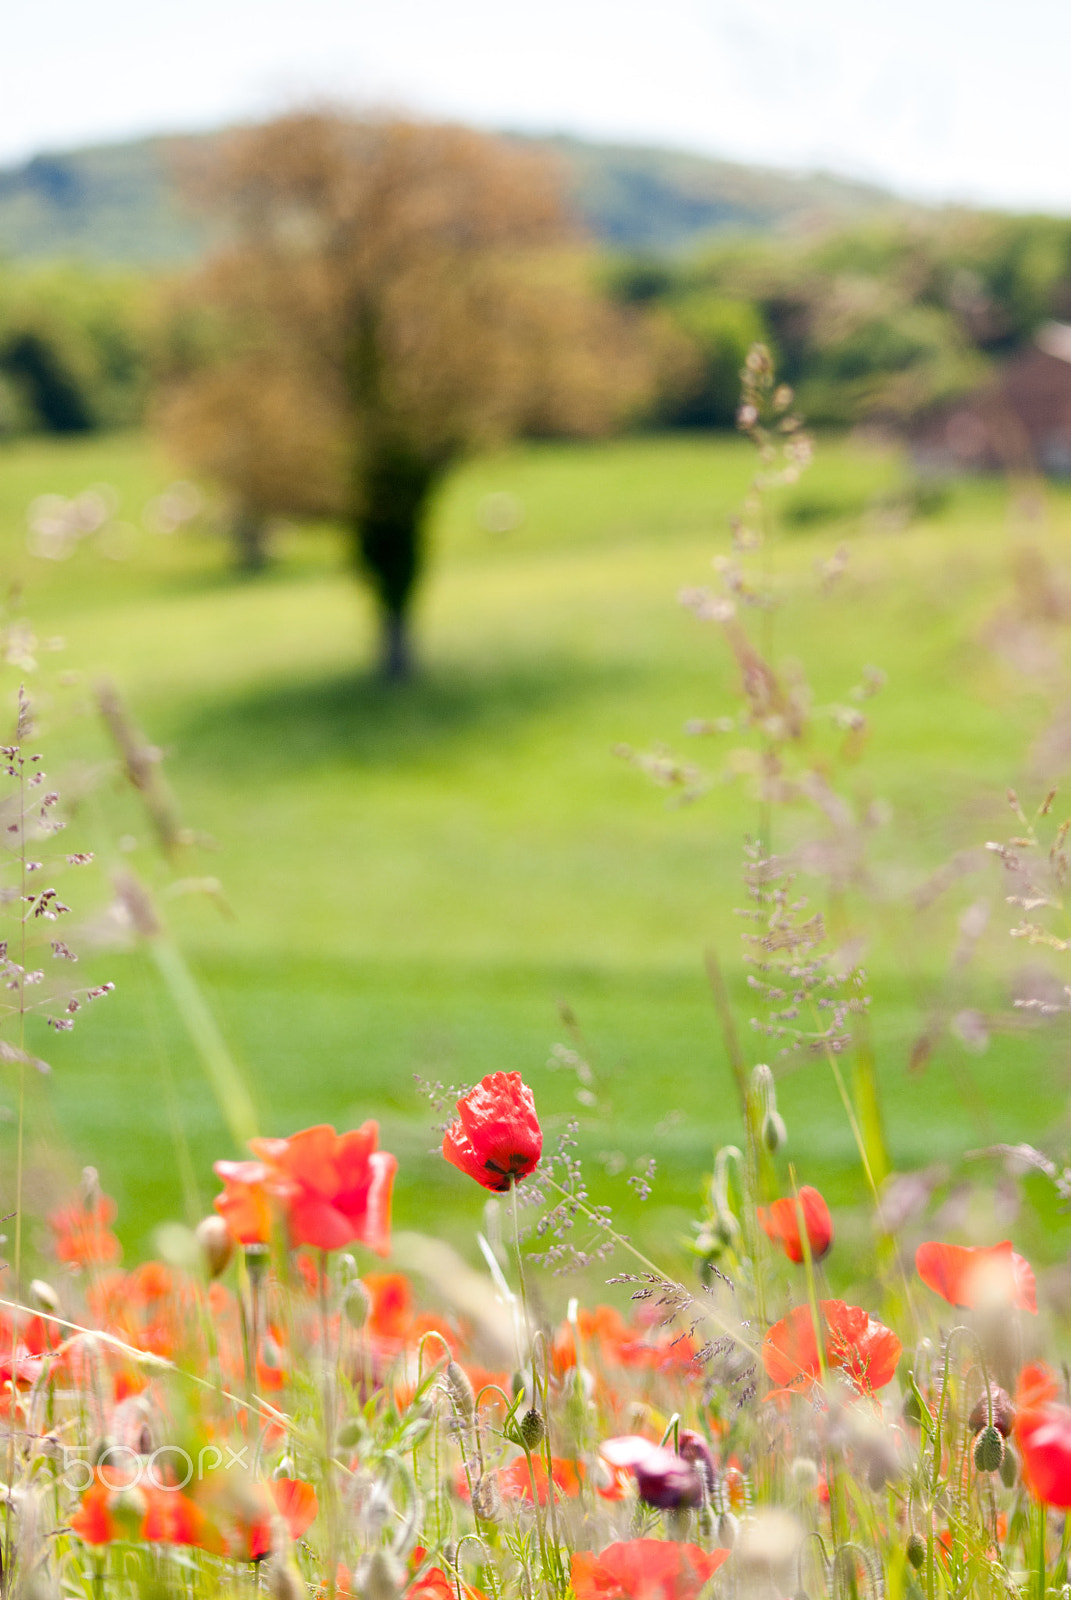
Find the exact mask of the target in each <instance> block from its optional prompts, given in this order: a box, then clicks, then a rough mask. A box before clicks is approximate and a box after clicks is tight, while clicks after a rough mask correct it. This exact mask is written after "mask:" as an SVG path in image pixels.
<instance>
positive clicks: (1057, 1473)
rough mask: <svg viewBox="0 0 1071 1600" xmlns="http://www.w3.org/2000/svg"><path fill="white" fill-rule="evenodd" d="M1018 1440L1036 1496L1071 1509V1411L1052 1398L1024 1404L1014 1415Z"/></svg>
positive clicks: (1025, 1475) (1027, 1478)
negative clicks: (1032, 1403)
mask: <svg viewBox="0 0 1071 1600" xmlns="http://www.w3.org/2000/svg"><path fill="white" fill-rule="evenodd" d="M1015 1442H1016V1444H1017V1445H1018V1446H1019V1456H1020V1459H1021V1461H1022V1464H1023V1482H1024V1483H1025V1484H1026V1486H1027V1488H1028V1489H1029V1490H1030V1493H1031V1494H1032V1495H1033V1496H1034V1497H1035V1499H1037V1500H1041V1501H1042V1502H1043V1503H1044V1504H1045V1505H1047V1506H1058V1507H1059V1508H1060V1509H1061V1510H1064V1511H1066V1510H1069V1509H1071V1411H1069V1410H1068V1408H1067V1407H1066V1406H1058V1405H1053V1404H1052V1402H1051V1401H1046V1402H1045V1403H1043V1404H1040V1405H1034V1406H1029V1407H1026V1406H1024V1407H1022V1408H1021V1409H1020V1410H1019V1411H1018V1413H1017V1414H1016V1418H1015Z"/></svg>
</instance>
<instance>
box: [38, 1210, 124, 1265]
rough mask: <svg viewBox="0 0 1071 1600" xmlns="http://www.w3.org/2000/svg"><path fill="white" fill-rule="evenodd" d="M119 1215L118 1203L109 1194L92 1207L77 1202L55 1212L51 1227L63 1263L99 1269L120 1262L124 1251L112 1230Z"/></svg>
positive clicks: (50, 1221) (52, 1215) (50, 1222)
mask: <svg viewBox="0 0 1071 1600" xmlns="http://www.w3.org/2000/svg"><path fill="white" fill-rule="evenodd" d="M115 1215H116V1206H115V1201H114V1200H112V1199H111V1198H110V1197H109V1196H108V1195H106V1194H102V1195H98V1196H97V1198H96V1200H94V1201H93V1202H92V1204H90V1205H86V1203H85V1202H84V1201H83V1200H74V1201H72V1202H71V1204H70V1205H66V1206H60V1207H59V1208H58V1209H57V1210H56V1211H53V1212H52V1213H51V1214H50V1216H49V1219H48V1225H49V1227H50V1228H51V1229H52V1232H53V1234H54V1235H55V1250H56V1255H57V1256H58V1258H59V1260H60V1261H69V1262H70V1263H71V1264H72V1266H76V1267H99V1266H106V1265H107V1264H108V1263H109V1262H111V1261H118V1259H119V1257H120V1255H121V1254H122V1251H121V1249H120V1245H119V1240H118V1239H117V1238H116V1237H115V1234H114V1233H112V1231H111V1225H112V1223H113V1222H114V1221H115Z"/></svg>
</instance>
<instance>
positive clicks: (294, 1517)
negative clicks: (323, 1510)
mask: <svg viewBox="0 0 1071 1600" xmlns="http://www.w3.org/2000/svg"><path fill="white" fill-rule="evenodd" d="M268 1488H269V1490H270V1491H271V1497H272V1499H273V1500H274V1501H275V1510H276V1511H277V1512H278V1514H279V1515H280V1516H281V1517H282V1519H283V1521H284V1522H285V1523H286V1526H287V1530H288V1532H289V1534H290V1537H291V1539H300V1538H301V1537H302V1536H303V1534H305V1533H306V1532H307V1531H308V1529H309V1528H310V1527H311V1526H312V1524H313V1523H314V1522H315V1520H316V1513H317V1512H318V1511H319V1509H320V1508H319V1504H318V1502H317V1499H316V1490H315V1489H314V1488H313V1487H312V1484H311V1483H303V1482H302V1480H301V1479H300V1478H273V1479H272V1480H271V1482H270V1483H269V1484H268ZM271 1525H272V1513H271V1511H265V1513H264V1515H263V1516H261V1517H255V1518H254V1519H253V1521H252V1522H250V1523H249V1525H248V1527H247V1528H246V1529H245V1530H244V1531H245V1534H246V1537H247V1539H248V1545H247V1547H246V1548H245V1549H242V1550H238V1551H235V1552H234V1553H235V1554H240V1555H241V1556H243V1557H245V1558H247V1559H248V1560H250V1561H259V1560H260V1559H261V1557H262V1556H266V1555H267V1554H268V1552H269V1551H270V1549H271Z"/></svg>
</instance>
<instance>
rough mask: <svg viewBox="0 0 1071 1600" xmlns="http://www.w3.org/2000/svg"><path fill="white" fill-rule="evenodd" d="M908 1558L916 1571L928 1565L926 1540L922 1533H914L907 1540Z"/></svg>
mask: <svg viewBox="0 0 1071 1600" xmlns="http://www.w3.org/2000/svg"><path fill="white" fill-rule="evenodd" d="M907 1559H908V1561H909V1562H910V1563H911V1565H912V1566H913V1567H914V1569H915V1571H916V1572H921V1571H922V1569H923V1567H924V1566H925V1565H926V1541H925V1539H923V1538H922V1537H921V1535H920V1534H917V1533H913V1534H911V1535H910V1536H909V1538H908V1541H907Z"/></svg>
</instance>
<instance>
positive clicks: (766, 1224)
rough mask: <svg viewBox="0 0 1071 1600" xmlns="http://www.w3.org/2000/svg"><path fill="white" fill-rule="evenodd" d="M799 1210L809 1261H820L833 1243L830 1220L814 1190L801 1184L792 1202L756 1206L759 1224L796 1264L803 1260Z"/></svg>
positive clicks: (826, 1209)
mask: <svg viewBox="0 0 1071 1600" xmlns="http://www.w3.org/2000/svg"><path fill="white" fill-rule="evenodd" d="M801 1211H802V1213H803V1225H804V1227H805V1228H806V1230H807V1239H808V1241H809V1243H810V1247H811V1259H812V1260H814V1261H821V1259H822V1257H823V1256H825V1255H828V1254H829V1250H830V1246H831V1245H832V1243H833V1218H832V1217H831V1216H830V1214H829V1207H828V1206H827V1205H826V1203H825V1201H824V1200H823V1199H822V1196H821V1195H820V1194H819V1193H818V1190H817V1189H812V1188H811V1187H810V1186H809V1185H808V1184H804V1186H803V1188H802V1189H801V1190H800V1191H799V1195H798V1197H797V1198H795V1199H791V1198H790V1199H787V1200H775V1201H774V1203H773V1205H771V1206H770V1207H769V1209H767V1208H766V1207H765V1206H759V1208H758V1216H759V1225H760V1227H762V1228H763V1229H764V1230H765V1232H766V1235H767V1237H768V1238H770V1239H772V1240H773V1242H774V1244H779V1245H780V1246H781V1249H782V1250H783V1251H784V1252H785V1255H786V1256H787V1257H788V1259H789V1260H790V1261H795V1262H796V1263H797V1264H798V1263H799V1262H801V1261H802V1260H803V1241H802V1240H801V1238H800V1212H801Z"/></svg>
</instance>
